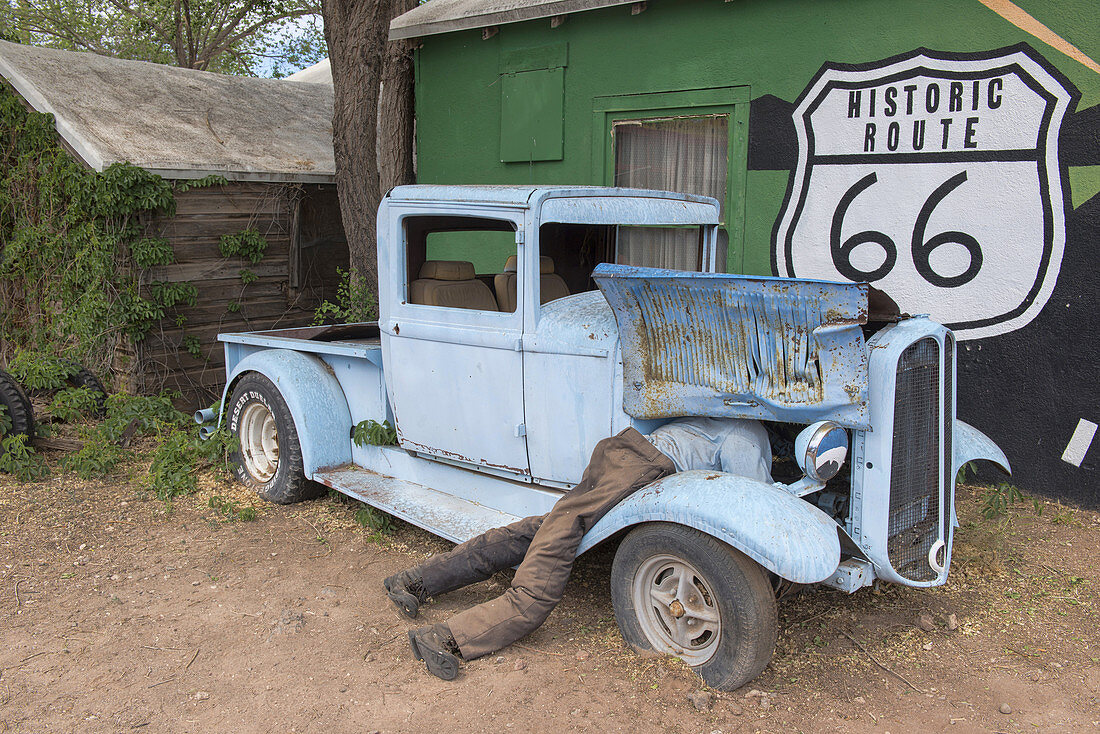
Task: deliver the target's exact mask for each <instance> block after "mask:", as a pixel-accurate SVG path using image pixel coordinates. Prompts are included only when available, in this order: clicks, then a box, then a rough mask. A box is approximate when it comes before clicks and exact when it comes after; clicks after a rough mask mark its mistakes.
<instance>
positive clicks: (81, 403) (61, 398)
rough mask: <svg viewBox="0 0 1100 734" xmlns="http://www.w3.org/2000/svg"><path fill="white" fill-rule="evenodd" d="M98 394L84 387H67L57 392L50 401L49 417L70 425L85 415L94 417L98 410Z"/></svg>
mask: <svg viewBox="0 0 1100 734" xmlns="http://www.w3.org/2000/svg"><path fill="white" fill-rule="evenodd" d="M98 397H99V393H98V392H97V391H95V390H90V389H88V388H86V387H67V388H65V389H63V390H58V391H57V392H56V393H55V394H54V396H53V400H51V401H50V407H49V411H50V415H51V416H53V417H54V418H56V419H57V420H59V421H61V422H62V423H70V422H72V421H75V420H77V419H78V418H81V417H83V416H86V415H94V414H95V412H96V410H97V409H98V408H99V405H98Z"/></svg>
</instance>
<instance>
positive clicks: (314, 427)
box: [218, 349, 351, 478]
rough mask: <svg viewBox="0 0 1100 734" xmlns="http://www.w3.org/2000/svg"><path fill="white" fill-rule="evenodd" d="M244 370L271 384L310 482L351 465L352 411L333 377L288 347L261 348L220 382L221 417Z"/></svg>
mask: <svg viewBox="0 0 1100 734" xmlns="http://www.w3.org/2000/svg"><path fill="white" fill-rule="evenodd" d="M246 372H259V373H260V374H261V375H263V376H264V377H266V378H267V379H269V380H271V381H272V382H273V383H275V387H276V388H278V389H279V393H280V394H281V395H282V396H283V400H285V401H286V405H287V407H288V408H289V409H290V415H291V416H292V417H293V418H294V427H295V428H296V429H297V431H298V442H299V443H300V444H301V447H302V468H303V470H304V472H305V475H306V476H307V477H310V478H312V477H313V475H314V474H315V473H316V472H317V471H318V470H320V469H325V468H329V467H334V466H340V465H342V464H347V463H350V462H351V411H350V410H348V401H347V399H346V398H345V397H344V391H343V389H342V388H341V387H340V383H339V381H337V379H336V376H335V375H333V374H332V370H331V369H329V367H328V365H326V364H325V363H324V362H322V361H321V360H320V359H318V358H316V357H313V356H311V355H307V354H302V353H301V352H295V351H292V350H290V349H265V350H263V351H262V352H255V353H253V354H250V355H248V356H247V357H245V358H244V359H242V360H241V361H240V362H239V363H237V366H236V367H234V368H233V371H232V372H231V373H230V375H229V379H227V380H226V382H225V391H224V392H223V393H222V415H221V416H220V417H219V418H218V425H221V419H222V417H224V415H225V412H224V406H225V401H226V399H227V398H228V395H229V390H230V388H231V387H232V385H233V383H234V382H235V381H236V379H237V378H238V377H240V376H241V375H243V374H244V373H246Z"/></svg>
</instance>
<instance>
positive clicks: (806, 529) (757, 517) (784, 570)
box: [577, 471, 840, 584]
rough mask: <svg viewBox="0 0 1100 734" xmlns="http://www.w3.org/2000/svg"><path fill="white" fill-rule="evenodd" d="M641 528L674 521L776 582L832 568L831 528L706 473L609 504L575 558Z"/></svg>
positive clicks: (738, 480) (788, 499) (776, 497)
mask: <svg viewBox="0 0 1100 734" xmlns="http://www.w3.org/2000/svg"><path fill="white" fill-rule="evenodd" d="M643 522H674V523H679V524H680V525H687V526H689V527H693V528H695V529H696V530H701V531H703V532H704V533H708V534H710V535H713V536H714V537H715V538H718V539H719V540H721V541H722V542H724V543H727V544H728V545H731V546H733V547H734V548H736V549H738V550H739V551H741V552H742V553H744V554H745V555H747V556H748V557H749V558H751V559H753V560H754V561H756V562H757V563H759V564H760V565H761V566H763V567H764V568H766V569H768V570H769V571H771V572H772V573H774V574H776V575H777V576H781V577H782V578H785V579H787V580H789V581H793V582H795V583H799V584H812V583H816V582H818V581H823V580H825V579H827V578H829V576H831V575H832V574H833V572H834V571H836V569H837V566H838V565H839V564H840V539H839V537H838V535H837V524H836V523H835V522H834V521H833V520H832V519H831V518H830V517H829V516H828V515H826V514H825V513H824V512H822V511H821V510H819V509H818V508H816V507H814V506H813V505H811V504H809V503H808V502H806V501H804V500H801V499H799V498H797V497H795V496H794V495H792V494H791V493H789V492H787V491H786V490H784V489H782V488H780V487H776V486H775V485H772V484H765V483H763V482H758V481H756V480H754V479H748V478H746V477H740V476H736V475H734V474H723V473H720V472H712V471H686V472H680V473H679V474H673V475H671V476H668V477H665V478H664V479H660V480H658V481H656V482H654V483H653V484H650V485H649V486H648V487H646V488H645V489H642V490H639V491H637V492H635V493H634V494H632V495H630V496H629V497H627V498H626V499H624V500H623V501H622V502H620V503H619V504H617V505H616V506H615V507H614V508H612V510H611V511H610V512H609V513H607V514H606V515H605V516H604V517H603V518H602V519H601V520H600V521H599V522H597V523H596V524H595V525H593V526H592V528H591V529H590V530H589V531H588V532H587V533H586V534H585V536H584V539H583V540H582V541H581V545H580V548H579V549H578V551H577V553H578V555H579V554H580V553H583V552H584V551H586V550H588V549H589V548H591V547H593V546H594V545H596V544H597V543H599V542H601V541H603V540H606V539H607V538H608V537H610V536H611V535H613V534H614V533H616V532H618V531H619V530H622V529H623V528H626V527H629V526H631V525H637V524H638V523H643Z"/></svg>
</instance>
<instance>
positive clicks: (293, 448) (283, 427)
mask: <svg viewBox="0 0 1100 734" xmlns="http://www.w3.org/2000/svg"><path fill="white" fill-rule="evenodd" d="M227 410H228V414H229V421H228V425H229V430H230V432H232V433H233V434H234V435H235V436H237V438H238V439H239V440H240V448H238V449H237V451H236V452H235V454H234V455H233V456H232V457H231V459H232V461H233V462H234V463H235V464H236V465H237V467H236V474H237V478H238V479H240V480H241V481H242V482H243V483H244V484H245V485H247V486H249V487H251V488H252V489H255V490H256V493H257V494H259V495H260V497H262V498H264V499H265V500H268V501H270V502H276V503H278V504H280V505H286V504H290V503H292V502H301V501H302V500H307V499H312V498H314V497H317V496H319V495H320V494H322V493H323V492H324V491H325V488H324V486H323V485H320V484H317V483H315V482H311V481H309V480H307V479H306V478H305V474H304V472H303V470H302V448H301V445H300V444H299V443H298V431H297V430H296V429H295V427H294V418H293V417H292V416H291V415H290V409H289V408H288V407H287V405H286V401H285V400H283V396H282V395H280V394H279V390H278V388H276V387H275V385H274V383H272V382H271V380H269V379H267V378H266V377H264V376H263V375H261V374H259V373H257V372H250V373H248V374H246V375H244V376H243V377H242V378H241V379H240V381H238V382H237V384H236V385H235V386H234V388H233V396H232V398H231V399H230V401H229V404H228V406H227Z"/></svg>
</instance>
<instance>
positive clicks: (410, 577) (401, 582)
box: [382, 571, 428, 619]
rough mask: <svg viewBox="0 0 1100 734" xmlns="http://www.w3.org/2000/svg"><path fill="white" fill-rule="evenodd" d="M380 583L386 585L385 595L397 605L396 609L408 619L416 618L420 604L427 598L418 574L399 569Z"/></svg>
mask: <svg viewBox="0 0 1100 734" xmlns="http://www.w3.org/2000/svg"><path fill="white" fill-rule="evenodd" d="M382 584H383V585H384V586H385V587H386V596H388V597H389V598H390V601H392V602H393V603H394V604H395V605H397V609H398V611H400V612H401V613H402V614H403V615H405V616H406V617H408V618H409V619H416V615H417V614H418V613H419V612H420V605H421V604H423V603H424V602H426V601H427V600H428V597H427V595H426V594H425V593H424V585H423V584H422V583H421V581H420V574H418V573H414V572H412V571H401V572H400V573H395V574H394V575H393V576H390V577H389V578H387V579H386V580H384V581H383V582H382Z"/></svg>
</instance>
